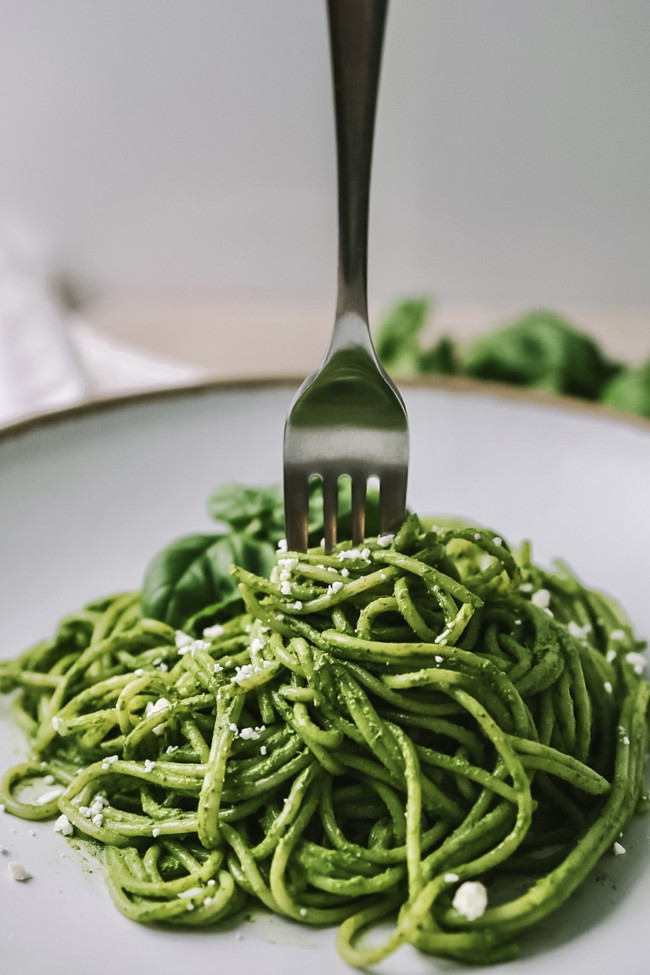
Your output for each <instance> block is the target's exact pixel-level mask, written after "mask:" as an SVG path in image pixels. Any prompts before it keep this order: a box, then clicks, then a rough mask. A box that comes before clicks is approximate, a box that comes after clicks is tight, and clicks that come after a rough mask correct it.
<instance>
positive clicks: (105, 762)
mask: <svg viewBox="0 0 650 975" xmlns="http://www.w3.org/2000/svg"><path fill="white" fill-rule="evenodd" d="M119 757H120V756H119V755H107V756H106V758H104V759H102V769H103V770H104V772H107V771H108V769H109V768H110V767H111V765H115V763H116V762H117V761H119Z"/></svg>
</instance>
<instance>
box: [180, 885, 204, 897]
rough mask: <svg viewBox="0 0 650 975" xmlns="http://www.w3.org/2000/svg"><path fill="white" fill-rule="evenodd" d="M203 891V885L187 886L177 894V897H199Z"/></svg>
mask: <svg viewBox="0 0 650 975" xmlns="http://www.w3.org/2000/svg"><path fill="white" fill-rule="evenodd" d="M202 893H203V887H189V888H188V889H187V890H181V891H180V892H179V894H178V896H179V897H182V898H186V897H200V896H201V894H202Z"/></svg>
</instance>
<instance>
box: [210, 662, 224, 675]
mask: <svg viewBox="0 0 650 975" xmlns="http://www.w3.org/2000/svg"><path fill="white" fill-rule="evenodd" d="M222 671H223V667H222V666H221V664H220V663H216V664H213V665H212V673H213V674H220V673H222Z"/></svg>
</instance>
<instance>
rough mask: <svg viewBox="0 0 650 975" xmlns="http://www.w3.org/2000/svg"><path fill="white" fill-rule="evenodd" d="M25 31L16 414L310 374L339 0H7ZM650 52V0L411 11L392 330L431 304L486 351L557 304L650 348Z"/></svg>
mask: <svg viewBox="0 0 650 975" xmlns="http://www.w3.org/2000/svg"><path fill="white" fill-rule="evenodd" d="M0 22H1V23H2V30H1V31H0V140H1V145H2V151H1V152H0V389H1V390H4V392H0V414H2V409H3V407H4V418H5V420H6V419H7V418H11V417H15V416H17V415H18V414H19V413H20V412H21V411H23V412H24V411H25V410H26V409H30V408H33V406H34V404H36V405H39V404H41V403H42V404H44V405H48V404H49V405H62V404H64V403H66V402H72V401H75V400H78V399H80V398H84V397H85V396H87V395H93V394H97V393H99V394H101V393H102V392H105V391H106V390H109V391H110V390H121V389H126V388H131V387H134V386H136V385H138V384H145V385H146V384H149V385H156V384H164V383H166V382H177V381H178V382H182V381H185V380H186V379H188V378H191V377H193V376H197V377H198V376H203V375H211V376H212V375H214V376H216V377H229V376H255V375H263V374H268V373H274V374H282V375H286V374H290V375H291V374H295V375H301V374H303V373H306V372H307V371H310V370H311V369H312V367H313V366H315V364H316V363H317V361H318V360H319V359H320V356H321V354H322V352H323V351H324V349H325V346H326V343H327V340H328V335H329V331H330V328H331V324H332V318H333V310H334V300H335V284H336V259H337V255H336V204H335V201H336V174H335V149H334V121H333V108H332V93H331V81H330V68H329V48H328V37H327V23H326V10H325V2H324V0H245V2H242V0H0ZM649 42H650V4H648V3H647V0H617V2H616V3H612V2H611V0H490V2H489V3H486V2H483V3H477V2H475V0H392V3H391V6H390V10H389V18H388V25H387V34H386V40H385V49H384V61H383V70H382V80H381V90H380V98H379V108H378V116H377V128H376V139H375V153H374V166H373V183H372V194H371V226H370V266H369V287H370V302H371V309H372V316H373V323H374V322H375V321H376V320H379V319H380V318H381V316H382V314H383V313H384V312H385V310H386V309H387V308H388V307H390V306H391V304H392V303H394V302H395V301H397V300H399V299H401V298H404V297H409V296H428V297H430V298H431V299H432V300H433V301H434V303H435V309H434V313H433V316H432V322H431V325H430V328H431V329H432V332H433V334H434V335H435V334H437V333H440V334H442V333H446V334H451V335H453V336H457V337H459V338H460V339H464V338H469V337H472V336H475V335H478V334H480V333H481V332H482V331H484V330H486V329H491V328H494V327H495V326H497V325H499V324H501V323H502V322H504V321H506V320H507V319H508V318H509V317H511V316H517V315H520V314H522V313H524V312H526V311H528V310H530V309H536V308H541V307H543V308H550V309H553V310H554V311H556V312H558V313H560V314H562V315H564V316H567V317H568V318H569V320H571V321H572V322H574V323H575V324H576V325H577V326H579V327H580V328H581V329H584V330H586V331H587V332H589V334H591V335H593V336H594V337H595V338H596V339H597V340H598V342H599V343H601V344H602V346H603V348H604V349H605V350H606V352H607V353H608V354H610V355H612V356H615V357H624V358H626V359H627V360H629V361H632V362H637V361H638V362H641V361H643V360H645V359H647V357H648V355H650V273H649V258H650V176H649V174H650V123H649V121H648V120H649V118H650V114H649V112H648V107H649V94H650V58H649V57H648V51H649V50H650V43H649ZM66 343H67V344H66ZM64 346H65V347H64ZM46 350H47V355H45V351H46ZM44 358H45V359H46V360H47V363H46V364H47V368H45V367H44V365H43V359H44ZM37 360H38V361H37ZM57 383H58V386H57V385H56V384H57ZM18 387H20V389H21V392H20V394H19V393H18V392H17V388H18ZM55 389H56V391H55ZM53 391H54V392H53ZM48 396H49V399H48ZM2 397H4V400H3V398H2ZM39 397H40V398H39ZM57 397H58V398H57ZM12 411H13V412H12Z"/></svg>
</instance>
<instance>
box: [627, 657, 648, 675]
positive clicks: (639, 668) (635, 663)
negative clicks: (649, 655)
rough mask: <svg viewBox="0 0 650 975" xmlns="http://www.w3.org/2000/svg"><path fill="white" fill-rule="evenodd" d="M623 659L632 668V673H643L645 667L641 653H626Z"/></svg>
mask: <svg viewBox="0 0 650 975" xmlns="http://www.w3.org/2000/svg"><path fill="white" fill-rule="evenodd" d="M625 659H626V660H627V662H628V663H629V664H631V665H632V667H633V668H634V672H635V673H637V674H642V673H643V668H644V667H645V657H644V656H643V654H641V653H634V652H632V653H626V654H625Z"/></svg>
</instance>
